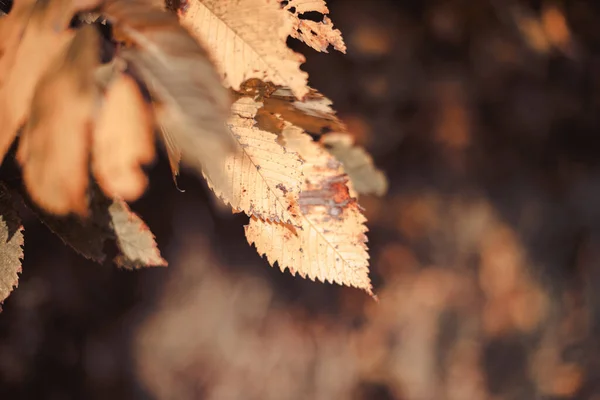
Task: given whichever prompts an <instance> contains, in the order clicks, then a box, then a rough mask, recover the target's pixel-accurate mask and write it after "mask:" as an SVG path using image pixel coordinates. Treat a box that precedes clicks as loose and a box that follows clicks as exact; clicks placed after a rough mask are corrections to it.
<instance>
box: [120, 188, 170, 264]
mask: <svg viewBox="0 0 600 400" xmlns="http://www.w3.org/2000/svg"><path fill="white" fill-rule="evenodd" d="M108 211H109V213H110V216H111V218H112V223H111V225H112V227H113V229H114V232H115V235H116V240H117V245H118V246H119V249H120V250H121V254H120V255H118V256H117V257H116V258H115V263H116V264H117V265H118V266H119V267H121V268H126V269H138V268H143V267H166V266H167V265H168V263H167V261H166V260H165V259H163V258H162V257H161V255H160V251H159V250H158V247H157V245H156V241H155V240H154V235H153V234H152V232H151V231H150V229H149V228H148V226H147V225H146V224H145V223H144V221H142V219H141V218H140V217H139V216H137V214H135V213H134V212H132V211H131V210H130V209H129V207H128V206H127V203H125V202H124V201H121V200H115V201H114V202H113V203H112V204H111V205H110V207H109V208H108Z"/></svg>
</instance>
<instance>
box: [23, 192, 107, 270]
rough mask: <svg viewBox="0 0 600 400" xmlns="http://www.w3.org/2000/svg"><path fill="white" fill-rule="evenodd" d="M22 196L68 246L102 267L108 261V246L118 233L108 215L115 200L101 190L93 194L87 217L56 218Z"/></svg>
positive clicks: (26, 203)
mask: <svg viewBox="0 0 600 400" xmlns="http://www.w3.org/2000/svg"><path fill="white" fill-rule="evenodd" d="M22 197H23V201H24V204H25V205H26V206H27V207H28V208H29V209H30V210H31V211H32V212H33V213H34V214H35V215H36V216H37V217H38V219H39V220H40V221H41V222H42V223H43V224H44V225H45V226H46V227H47V228H48V229H49V230H50V231H51V232H52V233H54V234H55V235H56V236H58V238H59V239H60V240H62V242H63V243H64V244H66V245H67V246H69V247H71V248H72V249H73V250H74V251H75V252H76V253H78V254H79V255H81V256H83V257H85V258H87V259H88V260H92V261H95V262H97V263H100V264H102V263H103V262H104V260H105V259H106V254H105V253H104V245H105V243H106V241H107V240H108V239H114V237H115V234H114V231H113V229H112V226H111V216H110V214H109V212H108V207H109V206H110V204H112V201H111V200H110V199H107V198H106V197H105V196H103V195H102V194H101V193H100V190H99V189H97V190H91V191H90V197H91V199H90V211H89V213H88V216H87V217H86V218H81V217H79V216H77V215H66V216H56V215H52V214H49V213H47V212H44V210H41V209H40V208H39V207H37V206H36V204H35V203H32V202H31V201H30V200H29V199H28V198H27V197H26V196H22Z"/></svg>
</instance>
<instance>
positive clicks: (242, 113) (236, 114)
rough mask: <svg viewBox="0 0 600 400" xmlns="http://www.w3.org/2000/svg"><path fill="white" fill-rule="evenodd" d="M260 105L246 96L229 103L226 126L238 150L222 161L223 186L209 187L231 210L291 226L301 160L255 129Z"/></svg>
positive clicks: (295, 218) (294, 210) (294, 217)
mask: <svg viewBox="0 0 600 400" xmlns="http://www.w3.org/2000/svg"><path fill="white" fill-rule="evenodd" d="M261 106H262V103H258V102H255V101H254V100H252V99H250V98H248V97H242V98H240V99H239V100H238V101H236V102H235V103H234V104H233V106H232V111H233V115H232V117H231V118H230V119H229V125H230V127H231V130H232V132H233V134H234V136H235V138H236V139H237V141H238V147H237V150H236V152H235V153H234V154H233V155H231V156H229V157H227V158H226V159H224V160H223V162H222V167H221V168H223V170H224V171H225V173H226V175H227V181H226V185H225V186H218V185H214V184H213V183H212V182H210V181H209V184H210V186H211V188H212V189H213V190H214V191H215V193H216V194H217V195H218V196H219V197H221V198H222V199H223V200H224V201H225V202H226V203H229V204H231V206H232V207H233V209H234V210H235V211H243V212H245V213H246V214H248V215H250V216H256V217H258V218H261V219H264V220H269V221H284V222H287V223H292V224H295V223H296V220H297V215H298V209H297V204H296V199H297V198H298V195H299V193H300V185H301V182H302V171H301V166H302V161H301V160H300V158H299V156H298V154H296V153H294V152H291V151H289V150H286V149H285V148H284V147H283V146H281V145H280V144H279V143H277V135H275V134H273V133H271V132H267V131H264V130H261V129H259V128H257V127H256V126H255V120H254V117H255V116H256V112H257V110H258V109H259V108H260V107H261Z"/></svg>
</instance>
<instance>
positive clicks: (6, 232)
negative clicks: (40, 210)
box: [0, 185, 24, 303]
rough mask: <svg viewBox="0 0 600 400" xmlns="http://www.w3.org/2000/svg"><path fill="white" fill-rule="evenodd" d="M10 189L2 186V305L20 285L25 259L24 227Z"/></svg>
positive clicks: (0, 241) (0, 257)
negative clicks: (23, 260) (22, 265)
mask: <svg viewBox="0 0 600 400" xmlns="http://www.w3.org/2000/svg"><path fill="white" fill-rule="evenodd" d="M14 207H15V204H14V201H13V200H12V197H11V195H10V193H9V192H8V189H7V188H6V187H5V186H4V185H0V303H2V302H3V301H4V300H6V298H7V297H8V295H9V294H10V292H12V290H13V288H15V287H17V285H18V283H19V273H20V272H21V260H22V259H23V248H22V246H23V243H24V238H23V225H21V219H20V218H19V215H18V214H17V212H16V211H15V208H14Z"/></svg>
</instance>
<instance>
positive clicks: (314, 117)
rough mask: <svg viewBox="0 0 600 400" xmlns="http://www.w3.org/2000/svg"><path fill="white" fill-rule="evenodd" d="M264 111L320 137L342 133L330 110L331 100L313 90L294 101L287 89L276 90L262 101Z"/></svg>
mask: <svg viewBox="0 0 600 400" xmlns="http://www.w3.org/2000/svg"><path fill="white" fill-rule="evenodd" d="M264 103H265V105H264V107H263V108H264V110H265V111H268V112H270V113H273V114H279V115H281V117H282V118H283V119H284V120H286V121H288V122H290V123H292V124H294V125H296V126H298V127H300V128H302V129H304V130H305V131H306V132H308V133H312V134H315V135H320V134H323V133H325V132H343V131H345V130H346V127H345V126H344V124H343V123H342V122H341V121H340V120H339V119H338V117H337V116H336V115H335V111H333V109H332V108H331V104H332V102H331V100H329V99H328V98H327V97H325V96H323V95H322V94H321V93H319V92H317V91H316V90H314V89H311V90H310V92H309V93H308V94H307V95H306V96H305V97H304V99H303V100H301V101H300V100H296V98H295V97H294V96H293V93H292V92H291V91H290V89H289V88H277V89H276V90H275V91H273V93H271V94H270V95H269V96H267V97H265V99H264Z"/></svg>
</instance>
